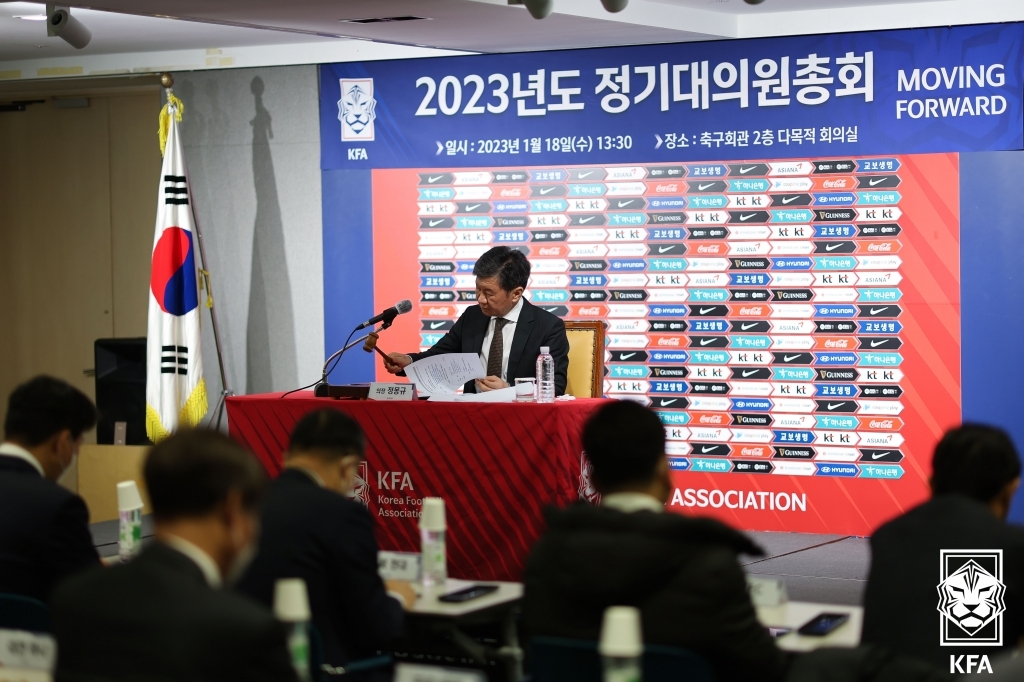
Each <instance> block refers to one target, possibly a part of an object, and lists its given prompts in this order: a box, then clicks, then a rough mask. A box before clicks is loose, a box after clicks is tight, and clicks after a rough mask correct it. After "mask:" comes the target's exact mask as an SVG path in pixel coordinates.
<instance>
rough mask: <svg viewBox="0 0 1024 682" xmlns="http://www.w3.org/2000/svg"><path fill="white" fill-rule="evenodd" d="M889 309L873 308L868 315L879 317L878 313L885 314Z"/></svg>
mask: <svg viewBox="0 0 1024 682" xmlns="http://www.w3.org/2000/svg"><path fill="white" fill-rule="evenodd" d="M888 309H889V306H885V307H884V308H872V309H871V310H869V311H868V314H869V315H877V314H878V313H884V312H885V311H886V310H888Z"/></svg>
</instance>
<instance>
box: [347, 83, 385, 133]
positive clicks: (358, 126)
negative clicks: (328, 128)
mask: <svg viewBox="0 0 1024 682" xmlns="http://www.w3.org/2000/svg"><path fill="white" fill-rule="evenodd" d="M376 107H377V100H376V99H374V97H373V80H372V79H365V78H364V79H359V80H342V81H341V99H340V100H338V120H340V121H341V124H342V125H341V139H342V140H373V121H374V119H375V118H377V114H376V111H375V109H376Z"/></svg>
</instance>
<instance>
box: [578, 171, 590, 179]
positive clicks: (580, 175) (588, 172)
mask: <svg viewBox="0 0 1024 682" xmlns="http://www.w3.org/2000/svg"><path fill="white" fill-rule="evenodd" d="M593 172H594V171H587V172H586V173H580V174H579V176H577V177H579V178H580V179H582V178H585V177H587V176H588V175H590V174H591V173H593Z"/></svg>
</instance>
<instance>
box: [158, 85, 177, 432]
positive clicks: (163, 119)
mask: <svg viewBox="0 0 1024 682" xmlns="http://www.w3.org/2000/svg"><path fill="white" fill-rule="evenodd" d="M171 107H174V118H175V120H177V121H178V123H181V115H182V114H183V113H184V112H185V103H184V102H182V101H181V100H180V99H178V98H177V97H175V95H174V93H173V92H171V89H170V88H167V104H165V105H164V106H163V109H161V110H160V122H159V124H158V125H159V129H158V130H157V135H159V137H160V156H163V155H164V148H165V147H167V131H168V130H170V127H171V111H170V109H171ZM150 440H152V439H150Z"/></svg>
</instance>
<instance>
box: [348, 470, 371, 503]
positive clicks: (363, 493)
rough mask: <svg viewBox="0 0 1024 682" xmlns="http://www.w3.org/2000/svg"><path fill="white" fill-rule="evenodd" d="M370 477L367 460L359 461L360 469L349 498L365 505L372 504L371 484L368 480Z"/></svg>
mask: <svg viewBox="0 0 1024 682" xmlns="http://www.w3.org/2000/svg"><path fill="white" fill-rule="evenodd" d="M369 478H370V467H369V466H367V464H366V462H365V461H363V462H360V463H359V471H358V472H357V473H356V481H355V485H353V486H352V492H350V493H349V494H348V496H349V499H351V500H355V501H356V502H359V503H361V504H362V505H363V506H364V507H368V506H370V485H369V483H367V481H368V480H369Z"/></svg>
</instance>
